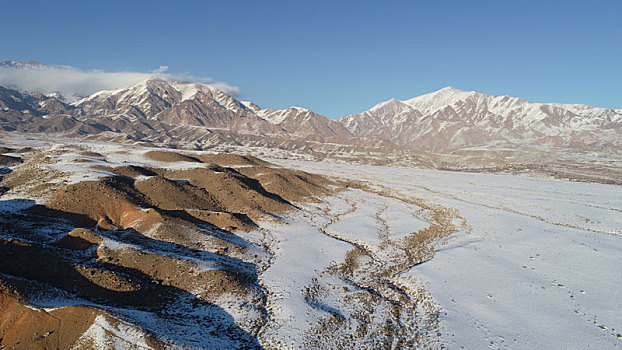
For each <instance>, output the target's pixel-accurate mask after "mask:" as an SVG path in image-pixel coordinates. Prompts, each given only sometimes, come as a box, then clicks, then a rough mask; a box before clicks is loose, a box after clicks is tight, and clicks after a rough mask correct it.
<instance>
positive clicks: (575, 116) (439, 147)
mask: <svg viewBox="0 0 622 350" xmlns="http://www.w3.org/2000/svg"><path fill="white" fill-rule="evenodd" d="M24 64H26V63H24ZM28 64H31V63H28ZM32 64H35V63H32ZM35 66H36V65H35ZM0 128H2V129H4V130H11V131H13V130H15V131H20V132H46V133H50V132H54V133H64V134H66V135H89V136H91V137H92V136H93V135H99V134H102V135H105V137H107V138H113V139H130V140H137V141H146V142H158V143H160V144H172V145H175V144H177V143H178V142H182V141H183V143H184V144H188V143H192V144H193V145H194V146H193V147H203V146H200V145H201V144H203V145H205V144H212V145H213V144H215V143H218V142H222V141H223V140H226V142H232V143H242V144H248V143H249V142H250V143H252V144H261V145H267V144H274V145H277V147H285V148H287V147H296V148H306V147H311V146H309V145H307V146H301V145H300V144H299V143H298V141H301V140H302V141H304V142H313V143H315V144H317V143H323V144H324V145H328V144H330V145H332V146H331V147H334V145H347V146H348V147H351V146H356V145H364V146H371V147H382V148H393V149H400V150H418V151H427V152H435V153H452V152H455V151H457V150H461V149H473V148H477V147H480V148H483V149H488V150H494V149H508V148H511V149H516V148H517V147H523V148H524V147H547V148H550V149H553V148H570V149H578V150H594V151H614V152H619V151H620V150H622V141H621V140H622V110H616V109H606V108H598V107H591V106H587V105H579V104H559V103H532V102H529V101H526V100H523V99H520V98H515V97H510V96H493V95H487V94H482V93H479V92H476V91H463V90H459V89H456V88H452V87H448V88H444V89H441V90H439V91H436V92H433V93H430V94H426V95H422V96H418V97H415V98H412V99H409V100H404V101H400V100H397V99H391V100H389V101H386V102H382V103H379V104H377V105H376V106H374V107H372V108H371V109H370V110H368V111H365V112H363V113H359V114H351V115H348V116H345V117H343V118H342V119H340V120H329V119H327V118H326V117H324V116H321V115H319V114H317V113H314V112H313V111H310V110H308V109H306V108H301V107H290V108H288V109H283V110H274V109H262V108H261V107H259V106H258V105H256V104H254V103H252V102H249V101H238V100H237V99H235V98H234V97H232V96H230V95H228V94H226V93H224V92H222V91H220V90H218V89H217V88H215V87H214V86H211V85H205V84H200V83H191V82H176V81H168V80H163V79H158V78H151V79H146V80H144V81H142V82H139V83H138V84H135V85H133V86H130V87H127V88H124V89H119V90H111V91H99V92H96V93H94V94H92V95H90V96H87V97H85V98H82V99H80V100H77V101H75V102H73V103H71V104H68V103H66V102H65V100H64V99H63V98H62V96H58V95H54V94H52V95H44V94H41V93H27V92H22V91H17V90H13V89H10V88H5V87H2V88H0ZM250 135H254V136H253V137H251V136H250ZM267 139H270V140H271V141H270V142H266V140H267ZM249 140H252V141H249ZM292 141H293V143H292ZM316 147H317V146H312V148H316Z"/></svg>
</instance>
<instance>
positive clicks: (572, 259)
mask: <svg viewBox="0 0 622 350" xmlns="http://www.w3.org/2000/svg"><path fill="white" fill-rule="evenodd" d="M273 161H274V162H277V163H279V164H282V165H286V166H288V167H295V168H300V169H303V170H307V171H311V172H316V173H321V174H327V175H333V176H338V177H342V178H348V179H353V180H363V181H368V182H370V183H373V184H376V185H381V186H384V187H387V188H391V189H393V190H395V191H398V192H399V193H402V194H405V195H410V196H414V197H419V198H423V199H425V200H426V202H430V203H438V204H440V205H443V206H446V207H451V208H456V209H457V210H458V211H459V213H460V214H461V215H462V216H463V217H464V218H465V219H466V221H467V224H468V226H469V227H468V228H466V229H463V230H461V231H460V232H458V233H456V234H455V235H453V236H452V237H451V239H449V240H448V241H446V242H445V244H443V245H439V246H438V247H437V253H436V255H435V257H434V258H433V259H432V260H431V261H428V262H426V263H424V264H421V265H418V266H416V267H414V268H412V269H410V270H408V272H407V273H406V275H409V276H411V277H414V278H416V279H418V280H420V281H423V282H424V283H425V285H426V288H427V289H428V291H430V292H431V294H432V296H433V297H434V299H435V300H436V301H437V302H438V303H440V305H441V307H442V309H443V311H444V312H445V313H446V314H442V317H441V333H442V337H443V341H444V343H445V344H446V345H447V347H448V348H450V349H456V348H457V349H460V348H462V347H464V348H466V349H483V348H492V349H613V348H620V347H621V346H622V336H620V334H621V333H622V290H621V289H620V286H621V285H622V188H621V187H619V186H611V185H601V184H592V183H577V182H568V181H561V180H554V179H548V178H537V177H531V176H527V175H520V176H517V175H490V174H470V173H452V172H441V171H430V170H416V169H396V168H386V167H371V166H357V165H341V164H340V165H337V164H328V163H317V162H305V161H287V160H273ZM381 206H382V204H380V203H379V204H377V205H376V207H375V208H373V207H372V206H366V208H367V210H363V211H360V212H359V213H358V214H350V218H349V219H350V220H352V223H351V224H346V221H342V222H341V224H334V225H332V228H333V229H338V230H339V231H340V232H341V234H343V235H346V234H351V235H358V237H359V238H360V239H362V240H367V239H368V238H366V237H367V235H369V232H370V231H371V230H373V228H371V227H369V225H370V222H372V221H373V220H371V221H370V216H371V215H372V214H373V212H374V211H376V210H378V209H382V208H380V207H381ZM367 211H369V213H367ZM385 213H392V214H391V215H392V216H393V217H394V218H395V220H394V222H395V223H396V224H397V225H396V227H399V226H400V225H402V224H399V223H400V219H398V217H400V218H402V217H408V216H409V215H411V214H410V213H409V212H407V211H400V213H402V215H399V213H396V212H395V210H392V211H387V210H385ZM356 215H359V217H357V216H356ZM344 219H346V220H347V217H346V218H344ZM389 221H390V220H389ZM358 224H360V225H358ZM339 225H343V227H341V226H339ZM357 225H358V226H357ZM355 227H357V228H358V232H349V230H350V229H352V228H355ZM372 243H373V242H372ZM304 244H305V245H308V244H309V243H308V242H305V243H304ZM277 260H278V259H277Z"/></svg>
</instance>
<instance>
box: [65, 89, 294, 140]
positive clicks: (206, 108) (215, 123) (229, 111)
mask: <svg viewBox="0 0 622 350" xmlns="http://www.w3.org/2000/svg"><path fill="white" fill-rule="evenodd" d="M72 105H73V106H74V107H76V109H78V110H79V111H80V115H81V116H83V117H88V118H102V117H104V118H129V119H130V120H134V119H136V120H141V121H142V122H147V123H148V122H149V121H157V122H162V123H167V124H171V125H187V126H203V127H208V128H225V129H231V130H235V131H238V132H247V133H259V134H281V133H282V130H281V129H280V128H279V127H278V126H275V125H273V124H271V123H268V122H266V121H265V120H263V119H261V118H259V117H258V116H256V115H255V113H254V112H253V111H252V110H250V109H249V108H247V107H246V106H245V105H244V104H242V103H241V102H239V101H237V100H236V99H235V98H233V97H231V96H230V95H228V94H225V93H224V92H222V91H220V90H218V89H216V88H214V87H212V86H208V85H205V84H200V83H187V82H169V81H165V80H162V79H148V80H145V81H143V82H140V83H138V84H136V85H134V86H131V87H129V88H126V89H120V90H115V91H100V92H97V93H95V94H93V95H91V96H88V97H86V98H84V99H81V100H78V101H76V102H74V103H73V104H72Z"/></svg>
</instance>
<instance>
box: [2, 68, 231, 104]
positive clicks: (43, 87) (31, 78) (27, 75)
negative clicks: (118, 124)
mask: <svg viewBox="0 0 622 350" xmlns="http://www.w3.org/2000/svg"><path fill="white" fill-rule="evenodd" d="M5 62H6V61H5ZM149 78H160V79H165V80H179V81H193V82H194V81H196V82H201V83H205V84H207V85H212V86H214V87H216V88H217V89H220V90H222V91H223V92H225V93H228V94H232V95H239V94H240V90H239V89H238V88H237V87H236V86H231V85H229V84H227V83H223V82H213V81H212V79H210V78H200V77H196V76H192V75H189V74H175V73H168V66H160V67H159V68H157V69H155V70H153V71H151V72H146V73H143V72H105V71H101V70H89V71H85V70H81V69H78V68H74V67H69V66H46V65H28V64H25V65H24V64H3V65H0V85H4V86H8V87H13V88H16V89H18V90H23V91H31V92H35V91H36V92H42V93H45V94H49V93H54V92H57V93H60V94H61V95H63V96H65V97H67V98H72V97H78V96H87V95H90V94H92V93H94V92H97V91H100V90H116V89H121V88H126V87H128V86H131V85H134V84H136V83H138V82H141V81H143V80H146V79H149Z"/></svg>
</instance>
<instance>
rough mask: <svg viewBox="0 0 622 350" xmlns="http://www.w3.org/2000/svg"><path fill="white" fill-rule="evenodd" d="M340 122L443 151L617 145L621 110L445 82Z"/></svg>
mask: <svg viewBox="0 0 622 350" xmlns="http://www.w3.org/2000/svg"><path fill="white" fill-rule="evenodd" d="M340 122H341V123H342V124H343V125H344V126H345V127H346V128H347V129H348V130H349V131H350V132H351V133H353V134H354V135H357V136H366V135H381V136H382V137H384V138H386V139H387V140H389V141H392V142H395V143H396V144H398V145H401V146H404V147H406V148H417V149H422V150H428V151H434V152H441V153H442V152H448V151H452V150H456V149H460V148H465V147H472V146H489V145H496V146H498V147H499V146H501V147H505V146H506V147H512V146H514V145H548V146H553V147H569V148H578V149H590V150H607V149H620V148H621V147H622V142H621V141H620V140H622V110H614V109H606V108H598V107H591V106H587V105H575V104H559V103H533V102H529V101H526V100H523V99H520V98H515V97H510V96H493V95H487V94H482V93H479V92H476V91H463V90H459V89H456V88H453V87H447V88H444V89H441V90H439V91H436V92H433V93H430V94H426V95H422V96H419V97H415V98H412V99H409V100H405V101H400V100H396V99H392V100H389V101H386V102H382V103H380V104H378V105H376V106H374V107H372V108H371V109H370V110H368V111H365V112H363V113H360V114H351V115H348V116H346V117H344V118H342V119H341V120H340Z"/></svg>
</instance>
